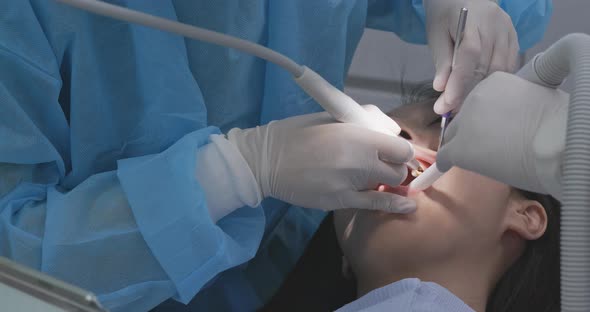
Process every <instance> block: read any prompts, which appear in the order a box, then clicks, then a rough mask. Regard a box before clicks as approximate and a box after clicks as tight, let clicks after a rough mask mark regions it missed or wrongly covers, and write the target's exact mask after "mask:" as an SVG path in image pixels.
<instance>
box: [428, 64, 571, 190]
mask: <svg viewBox="0 0 590 312" xmlns="http://www.w3.org/2000/svg"><path fill="white" fill-rule="evenodd" d="M568 102H569V95H568V94H567V93H565V92H563V91H560V90H555V89H550V88H546V87H543V86H540V85H537V84H534V83H532V82H529V81H526V80H524V79H522V78H520V77H517V76H515V75H512V74H507V73H501V72H498V73H494V74H492V75H491V76H490V77H488V78H486V79H485V80H483V81H482V82H481V83H480V84H479V85H477V86H476V87H475V89H473V91H472V92H471V93H470V94H469V96H468V97H467V98H466V99H465V103H464V104H463V107H462V108H461V111H460V112H459V114H458V115H457V116H456V117H455V119H453V121H452V122H451V123H450V125H449V128H448V129H447V133H446V134H445V143H444V145H443V147H442V148H441V150H440V151H438V154H437V161H436V162H437V166H438V168H439V169H440V170H442V171H447V170H449V169H450V168H451V167H452V166H457V167H461V168H463V169H467V170H470V171H474V172H477V173H480V174H482V175H485V176H488V177H491V178H493V179H495V180H498V181H500V182H504V183H506V184H509V185H512V186H515V187H518V188H521V189H525V190H529V191H533V192H538V193H544V194H551V195H553V196H554V197H556V198H557V199H560V198H561V186H560V185H561V160H562V155H563V151H564V149H565V133H566V124H567V108H568V105H567V104H568Z"/></svg>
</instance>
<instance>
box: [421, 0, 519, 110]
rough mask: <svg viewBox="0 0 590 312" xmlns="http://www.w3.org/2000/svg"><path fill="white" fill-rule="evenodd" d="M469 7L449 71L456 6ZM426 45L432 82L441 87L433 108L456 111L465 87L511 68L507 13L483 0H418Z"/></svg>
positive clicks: (513, 50) (513, 42) (512, 43)
mask: <svg viewBox="0 0 590 312" xmlns="http://www.w3.org/2000/svg"><path fill="white" fill-rule="evenodd" d="M462 7H466V8H467V9H468V10H469V12H468V15H467V23H466V25H465V32H464V35H463V40H462V41H461V45H460V46H459V49H458V51H457V57H456V60H455V67H454V68H453V70H452V72H451V60H452V58H453V46H454V42H455V39H456V38H455V32H456V29H457V22H458V21H459V10H460V9H461V8H462ZM424 8H425V11H426V31H427V38H428V46H429V47H430V50H431V52H432V56H433V59H434V64H435V67H436V75H435V77H434V82H433V88H434V89H435V90H437V91H444V93H443V94H442V95H441V96H440V98H439V99H438V100H437V101H436V102H435V104H434V111H435V112H436V113H437V114H441V115H442V114H444V113H446V112H449V111H458V110H459V108H460V105H461V103H462V102H463V100H464V99H465V97H466V96H467V94H469V91H471V89H473V87H474V86H475V85H476V84H477V83H478V82H479V81H481V80H482V79H483V78H484V77H486V76H488V75H489V74H491V73H493V72H495V71H505V72H513V71H514V70H515V69H516V65H517V64H516V63H517V56H518V50H519V46H518V37H517V35H516V31H515V29H514V26H513V25H512V22H511V19H510V16H508V14H506V13H505V12H504V11H503V10H502V9H501V8H500V7H499V6H498V5H497V4H496V3H495V2H494V1H489V0H424Z"/></svg>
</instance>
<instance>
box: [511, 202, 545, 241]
mask: <svg viewBox="0 0 590 312" xmlns="http://www.w3.org/2000/svg"><path fill="white" fill-rule="evenodd" d="M510 209H511V213H509V217H508V218H509V220H508V229H509V230H512V231H514V232H516V233H517V234H518V235H519V236H520V237H522V238H523V239H525V240H536V239H538V238H540V237H541V236H543V234H544V233H545V230H546V229H547V213H546V212H545V208H544V207H543V205H541V204H540V203H539V202H538V201H534V200H528V199H521V200H518V201H517V203H515V205H513V207H511V208H510Z"/></svg>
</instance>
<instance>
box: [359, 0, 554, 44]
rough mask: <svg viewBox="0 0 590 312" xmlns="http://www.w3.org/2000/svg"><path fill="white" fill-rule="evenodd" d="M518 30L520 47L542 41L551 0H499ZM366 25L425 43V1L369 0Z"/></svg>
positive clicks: (551, 7)
mask: <svg viewBox="0 0 590 312" xmlns="http://www.w3.org/2000/svg"><path fill="white" fill-rule="evenodd" d="M498 5H499V6H500V7H501V8H502V9H503V10H504V11H505V12H507V13H508V15H510V18H511V19H512V24H513V25H514V27H515V29H516V32H517V33H518V43H519V44H520V50H521V51H526V50H528V49H529V48H530V47H532V46H533V45H534V44H535V43H537V42H539V41H540V40H541V38H542V37H543V34H544V33H545V30H546V29H547V25H548V24H549V20H550V18H551V12H552V11H553V5H552V1H551V0H500V1H498ZM367 15H368V16H367V27H369V28H375V29H380V30H386V31H391V32H394V33H395V34H397V35H398V36H399V37H400V38H401V39H403V40H404V41H407V42H410V43H416V44H426V29H425V20H426V13H425V12H424V5H423V3H422V0H369V7H368V14H367Z"/></svg>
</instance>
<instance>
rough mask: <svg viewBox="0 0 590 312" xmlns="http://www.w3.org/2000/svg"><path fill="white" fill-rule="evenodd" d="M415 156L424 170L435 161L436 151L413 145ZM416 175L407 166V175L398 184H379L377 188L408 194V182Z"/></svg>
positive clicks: (382, 190)
mask: <svg viewBox="0 0 590 312" xmlns="http://www.w3.org/2000/svg"><path fill="white" fill-rule="evenodd" d="M415 152H416V154H415V158H416V160H417V161H418V162H419V163H420V166H422V168H423V169H424V170H426V169H427V168H428V167H430V166H431V165H432V164H433V163H434V162H435V161H436V152H435V151H432V150H429V149H426V148H423V147H419V146H415ZM415 178H416V177H415V176H413V175H412V169H411V168H408V176H407V177H406V179H405V180H404V181H403V182H402V183H401V184H400V185H398V186H394V187H392V186H389V185H380V186H379V187H378V188H377V190H378V191H380V192H389V193H394V194H397V195H401V196H408V192H409V186H408V185H409V184H410V183H411V182H412V181H414V179H415Z"/></svg>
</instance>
